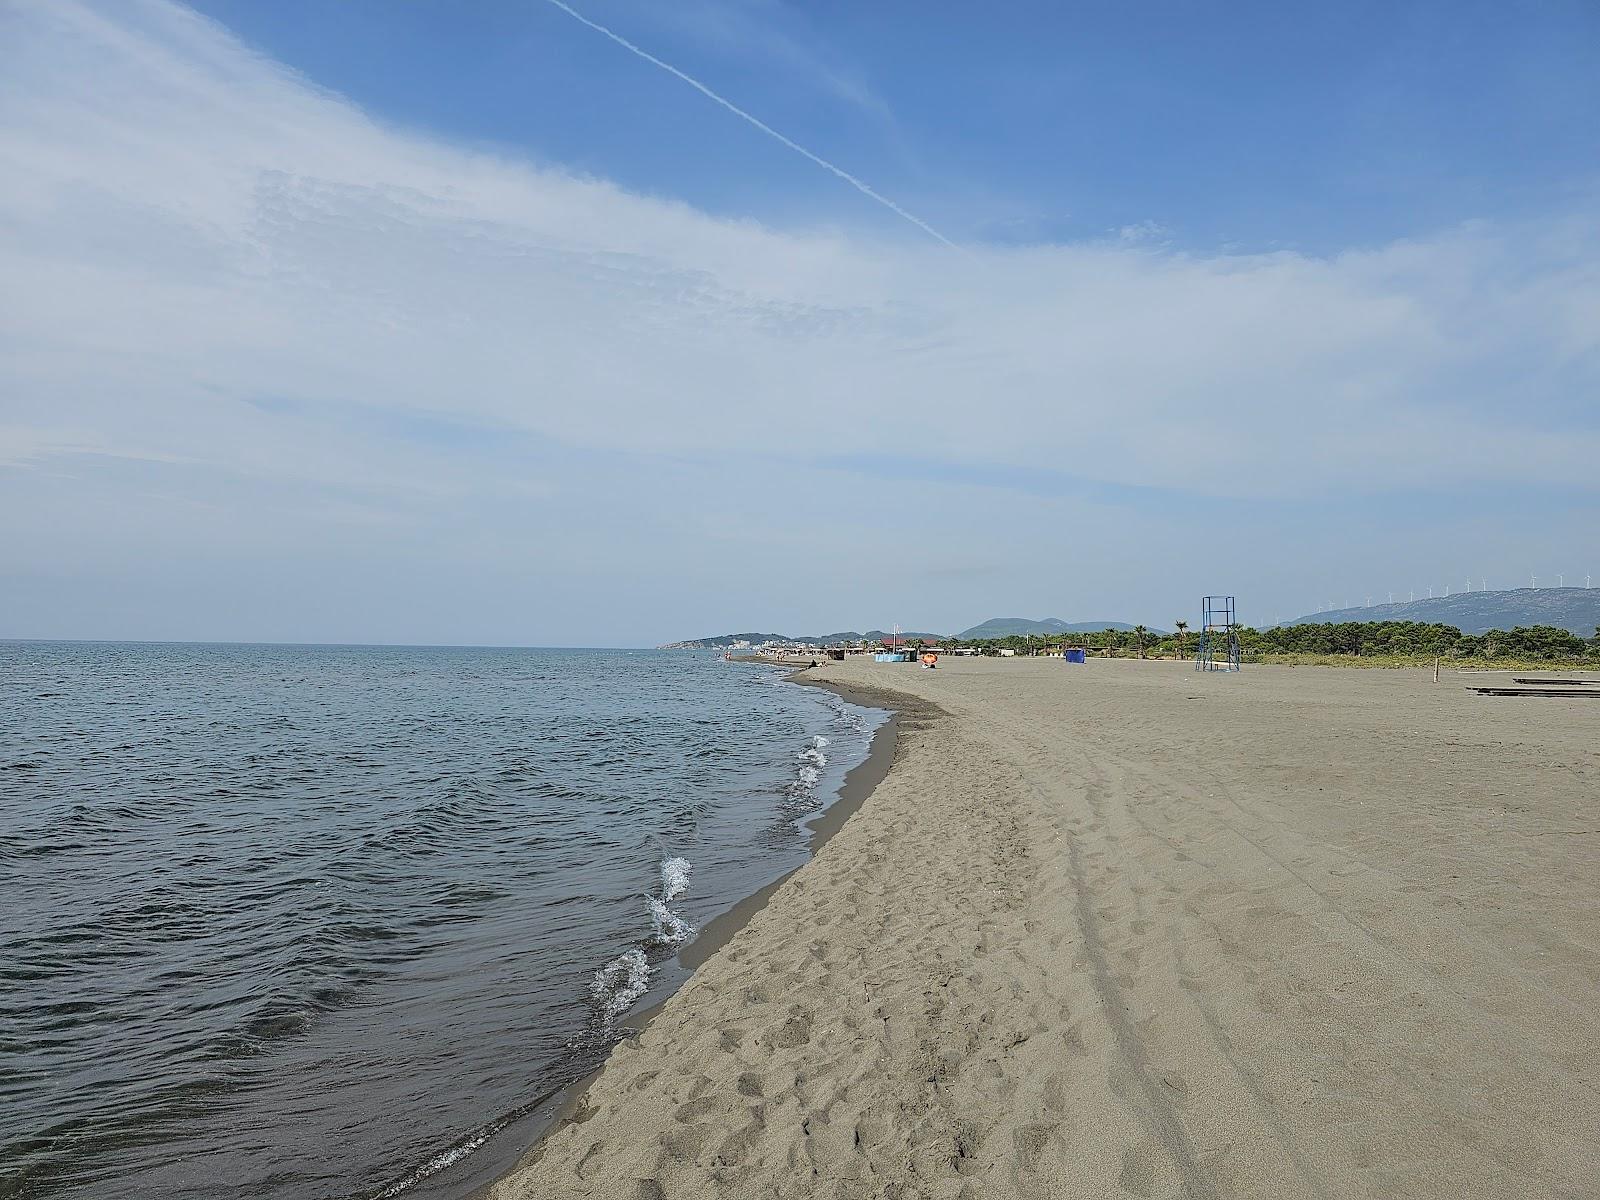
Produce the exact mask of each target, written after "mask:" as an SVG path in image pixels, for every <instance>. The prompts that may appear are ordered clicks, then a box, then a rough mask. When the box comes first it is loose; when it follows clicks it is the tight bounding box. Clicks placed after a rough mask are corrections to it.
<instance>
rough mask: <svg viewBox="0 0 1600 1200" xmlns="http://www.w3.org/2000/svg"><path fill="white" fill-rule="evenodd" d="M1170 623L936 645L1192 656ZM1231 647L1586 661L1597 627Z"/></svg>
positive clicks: (1353, 624)
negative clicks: (1156, 628) (1585, 631)
mask: <svg viewBox="0 0 1600 1200" xmlns="http://www.w3.org/2000/svg"><path fill="white" fill-rule="evenodd" d="M1174 626H1175V627H1176V632H1174V633H1170V634H1156V633H1152V632H1151V631H1149V630H1147V629H1145V628H1144V627H1142V626H1140V627H1138V628H1135V629H1131V630H1119V629H1106V630H1101V631H1098V632H1093V633H1074V634H1067V635H1059V634H1058V635H1054V636H1039V635H1037V634H1035V635H1033V636H1025V635H1020V634H1016V635H1012V636H1010V637H1003V638H983V639H977V640H967V641H962V640H959V639H947V640H945V641H944V642H943V645H945V646H958V645H959V646H970V647H972V648H974V649H977V650H981V651H982V652H983V653H985V654H998V653H999V652H1000V651H1001V650H1003V649H1004V650H1012V651H1014V652H1016V653H1017V654H1045V653H1050V652H1053V651H1059V650H1061V649H1062V648H1063V647H1066V646H1083V647H1085V648H1087V649H1088V650H1090V651H1092V652H1094V653H1097V654H1106V655H1114V656H1130V657H1133V656H1137V657H1152V658H1170V657H1180V658H1187V657H1192V656H1193V654H1194V652H1195V648H1196V645H1197V644H1198V641H1199V637H1198V635H1197V634H1196V633H1194V632H1193V631H1190V630H1189V629H1188V628H1187V623H1186V622H1174ZM1239 648H1240V650H1241V651H1242V652H1243V653H1244V654H1245V655H1246V656H1248V657H1252V658H1263V657H1266V658H1270V657H1273V656H1275V655H1299V654H1310V655H1348V656H1351V657H1361V658H1378V657H1402V658H1406V657H1409V658H1420V657H1427V658H1432V657H1435V656H1437V657H1440V658H1453V659H1485V660H1493V659H1497V658H1504V659H1521V660H1537V661H1547V662H1555V661H1578V662H1588V661H1596V660H1600V627H1597V628H1596V629H1595V636H1594V637H1592V638H1583V637H1579V636H1578V635H1577V634H1575V633H1572V632H1570V631H1568V630H1565V629H1560V628H1557V627H1556V626H1553V625H1532V626H1526V627H1519V628H1516V629H1510V630H1499V629H1496V630H1490V631H1489V632H1488V633H1482V634H1469V633H1462V632H1461V630H1459V629H1457V628H1456V627H1455V626H1454V625H1438V624H1431V623H1427V622H1422V621H1344V622H1340V623H1338V624H1314V625H1284V626H1279V627H1277V628H1275V629H1252V628H1249V627H1248V626H1247V627H1244V628H1241V629H1240V630H1239Z"/></svg>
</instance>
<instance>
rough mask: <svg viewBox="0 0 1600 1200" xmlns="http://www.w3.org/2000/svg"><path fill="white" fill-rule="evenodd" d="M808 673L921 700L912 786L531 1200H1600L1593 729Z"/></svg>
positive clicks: (1293, 674)
mask: <svg viewBox="0 0 1600 1200" xmlns="http://www.w3.org/2000/svg"><path fill="white" fill-rule="evenodd" d="M805 677H806V678H807V679H808V680H815V681H816V682H819V683H831V684H835V685H842V686H847V687H852V688H858V689H872V688H884V687H887V688H891V689H894V691H895V693H896V694H895V696H894V701H895V703H896V705H897V706H898V707H899V709H900V719H899V729H898V741H897V746H896V753H895V762H894V766H893V769H892V770H891V771H890V772H889V773H888V775H887V777H886V778H884V779H883V781H882V782H881V783H880V784H879V785H878V786H877V787H876V788H875V789H874V790H873V791H872V793H871V795H870V796H868V797H867V798H866V800H865V802H864V803H862V804H861V806H860V808H859V810H858V811H856V812H855V813H854V815H852V816H850V817H849V819H848V820H847V821H845V822H844V824H843V826H842V828H840V829H839V830H838V831H837V833H836V834H835V835H834V836H833V837H832V838H831V839H830V840H828V841H827V842H826V844H825V845H823V846H822V847H821V848H820V850H819V852H818V854H817V856H816V858H815V859H814V860H813V861H812V862H810V863H809V864H807V865H806V866H805V867H802V868H801V869H800V870H799V871H798V872H796V873H795V874H794V875H792V876H791V877H789V879H787V880H786V881H785V882H784V883H782V884H781V885H780V886H779V887H777V888H776V889H775V890H774V891H773V892H772V893H771V894H770V895H769V896H767V897H766V898H765V903H764V904H763V905H762V906H761V907H759V909H758V910H756V911H753V912H749V913H747V914H741V916H747V917H748V921H747V923H746V924H744V925H743V926H742V927H740V928H738V929H737V930H736V931H735V932H733V933H732V935H731V937H729V939H728V940H727V942H726V944H725V945H723V946H721V948H720V949H718V950H717V951H716V952H715V953H713V954H712V955H711V956H710V957H709V958H708V959H706V961H704V962H703V963H701V964H700V965H699V966H698V968H697V970H696V972H695V975H694V977H693V978H692V979H691V980H690V981H689V982H688V983H687V984H686V985H685V986H684V987H683V989H682V990H681V991H679V992H678V993H677V994H676V995H675V996H674V997H672V999H670V1000H669V1001H668V1002H667V1003H666V1004H665V1005H664V1006H663V1008H662V1009H661V1011H660V1012H659V1013H658V1014H657V1015H656V1016H655V1018H654V1020H653V1021H652V1022H651V1023H650V1024H649V1026H648V1027H647V1028H646V1029H645V1030H644V1031H643V1032H642V1033H641V1034H640V1035H639V1036H638V1037H636V1038H633V1039H630V1040H629V1041H627V1042H624V1043H623V1044H622V1045H620V1046H618V1047H617V1049H616V1050H615V1051H614V1052H613V1054H612V1056H611V1058H610V1060H609V1061H608V1063H607V1065H606V1068H605V1069H604V1071H603V1072H602V1073H601V1075H600V1077H599V1078H598V1079H596V1080H595V1081H594V1083H593V1084H592V1086H591V1087H590V1088H589V1089H588V1090H587V1092H586V1093H585V1094H584V1096H583V1099H582V1101H581V1102H580V1104H579V1106H578V1108H577V1109H576V1111H574V1112H573V1113H572V1114H571V1116H570V1117H569V1119H568V1120H567V1121H565V1122H564V1123H563V1124H562V1125H561V1126H560V1127H558V1128H557V1129H556V1130H554V1131H553V1132H552V1133H551V1134H550V1135H549V1136H548V1137H547V1138H546V1139H545V1140H544V1142H543V1143H542V1144H541V1146H540V1147H539V1148H538V1150H536V1151H535V1153H534V1155H533V1156H532V1157H531V1158H530V1160H528V1161H526V1162H525V1163H524V1164H523V1165H522V1166H521V1167H519V1168H518V1169H517V1170H516V1171H515V1172H513V1173H512V1174H511V1175H510V1176H509V1177H507V1178H506V1179H504V1180H502V1181H501V1182H499V1183H498V1184H496V1185H495V1187H494V1188H493V1189H492V1194H493V1195H494V1196H496V1197H499V1198H510V1197H530V1198H533V1197H537V1198H539V1200H544V1198H546V1197H564V1196H572V1197H578V1196H593V1197H619V1198H621V1197H626V1198H629V1200H634V1198H642V1197H658V1196H665V1197H672V1198H674V1200H676V1198H677V1197H702V1196H705V1197H710V1196H739V1197H744V1196H750V1197H755V1196H828V1197H852V1196H860V1197H868V1196H904V1197H911V1196H951V1197H954V1196H974V1197H977V1196H995V1197H1006V1196H1029V1197H1031V1196H1262V1197H1267V1196H1271V1197H1291V1196H1323V1197H1345V1196H1406V1197H1460V1196H1485V1197H1487V1196H1505V1197H1513V1196H1514V1197H1527V1196H1572V1197H1577V1196H1594V1195H1596V1194H1597V1191H1600V1189H1597V1185H1596V1183H1595V1180H1596V1179H1597V1178H1600V1070H1597V1067H1596V1063H1597V1061H1600V1053H1597V1052H1600V1022H1597V1021H1596V1020H1595V1014H1596V1013H1597V1012H1600V903H1597V902H1600V751H1597V746H1600V736H1597V735H1600V726H1597V724H1596V719H1597V717H1596V714H1595V712H1594V706H1593V705H1585V704H1584V703H1583V702H1581V701H1578V700H1556V699H1549V698H1542V699H1539V700H1537V701H1529V700H1519V699H1515V698H1488V697H1479V696H1475V695H1470V694H1469V693H1467V692H1466V691H1465V690H1464V684H1465V683H1466V682H1467V680H1466V679H1465V678H1462V677H1455V676H1452V674H1451V673H1449V672H1446V673H1445V676H1444V679H1443V681H1442V682H1440V683H1439V684H1434V683H1433V682H1432V681H1431V673H1429V672H1421V671H1349V670H1330V669H1317V668H1298V669H1296V668H1258V669H1254V670H1251V669H1247V670H1246V671H1245V672H1242V673H1240V674H1238V675H1220V676H1216V675H1214V676H1199V675H1197V674H1196V673H1195V672H1194V671H1193V670H1191V669H1188V668H1187V666H1186V665H1184V664H1178V663H1136V662H1121V661H1110V662H1091V663H1089V664H1086V665H1083V666H1072V665H1068V664H1064V663H1062V662H1060V661H1059V660H945V662H943V663H942V664H941V666H940V668H939V670H937V671H923V670H920V669H918V668H916V667H914V666H911V665H909V664H904V665H902V664H874V663H868V662H857V661H851V662H846V663H834V662H829V663H827V664H825V665H824V666H822V667H820V668H818V669H817V670H815V671H810V672H807V673H806V676H805ZM1485 679H1486V677H1485V676H1483V675H1474V676H1472V678H1471V682H1473V683H1482V682H1484V681H1485Z"/></svg>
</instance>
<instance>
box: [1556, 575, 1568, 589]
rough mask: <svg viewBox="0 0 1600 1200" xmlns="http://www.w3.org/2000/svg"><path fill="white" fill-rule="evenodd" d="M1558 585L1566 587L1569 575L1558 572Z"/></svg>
mask: <svg viewBox="0 0 1600 1200" xmlns="http://www.w3.org/2000/svg"><path fill="white" fill-rule="evenodd" d="M1556 586H1557V587H1566V586H1567V577H1566V576H1565V575H1562V574H1559V573H1558V574H1557V575H1556Z"/></svg>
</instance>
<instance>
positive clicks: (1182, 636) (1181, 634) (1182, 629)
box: [1172, 621, 1189, 660]
mask: <svg viewBox="0 0 1600 1200" xmlns="http://www.w3.org/2000/svg"><path fill="white" fill-rule="evenodd" d="M1172 627H1173V628H1174V629H1176V630H1177V631H1178V658H1179V660H1182V659H1183V657H1184V653H1185V651H1184V647H1185V645H1186V643H1187V640H1188V638H1187V636H1186V635H1187V634H1188V632H1189V622H1187V621H1174V622H1173V623H1172Z"/></svg>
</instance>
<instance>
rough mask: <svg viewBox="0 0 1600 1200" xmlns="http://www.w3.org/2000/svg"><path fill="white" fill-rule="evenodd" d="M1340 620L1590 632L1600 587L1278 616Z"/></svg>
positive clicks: (1598, 614)
mask: <svg viewBox="0 0 1600 1200" xmlns="http://www.w3.org/2000/svg"><path fill="white" fill-rule="evenodd" d="M1345 621H1423V622H1431V623H1434V624H1438V625H1454V626H1455V627H1456V628H1457V629H1459V630H1461V632H1462V633H1472V634H1479V633H1487V632H1488V631H1489V630H1491V629H1515V628H1517V627H1518V626H1519V625H1520V626H1524V627H1526V626H1529V625H1553V626H1555V627H1556V628H1557V629H1565V630H1567V632H1569V633H1575V634H1577V635H1578V636H1579V637H1584V638H1587V637H1593V636H1594V631H1595V626H1597V625H1600V588H1576V587H1569V588H1516V589H1514V590H1512V591H1509V592H1458V593H1456V594H1455V595H1454V596H1435V597H1434V598H1433V599H1431V600H1401V601H1397V602H1396V603H1394V604H1373V605H1370V606H1368V607H1367V608H1336V609H1332V610H1330V611H1329V612H1320V613H1312V614H1311V615H1309V616H1305V617H1296V618H1295V619H1294V620H1292V621H1283V622H1280V624H1283V625H1321V624H1339V623H1342V622H1345Z"/></svg>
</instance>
